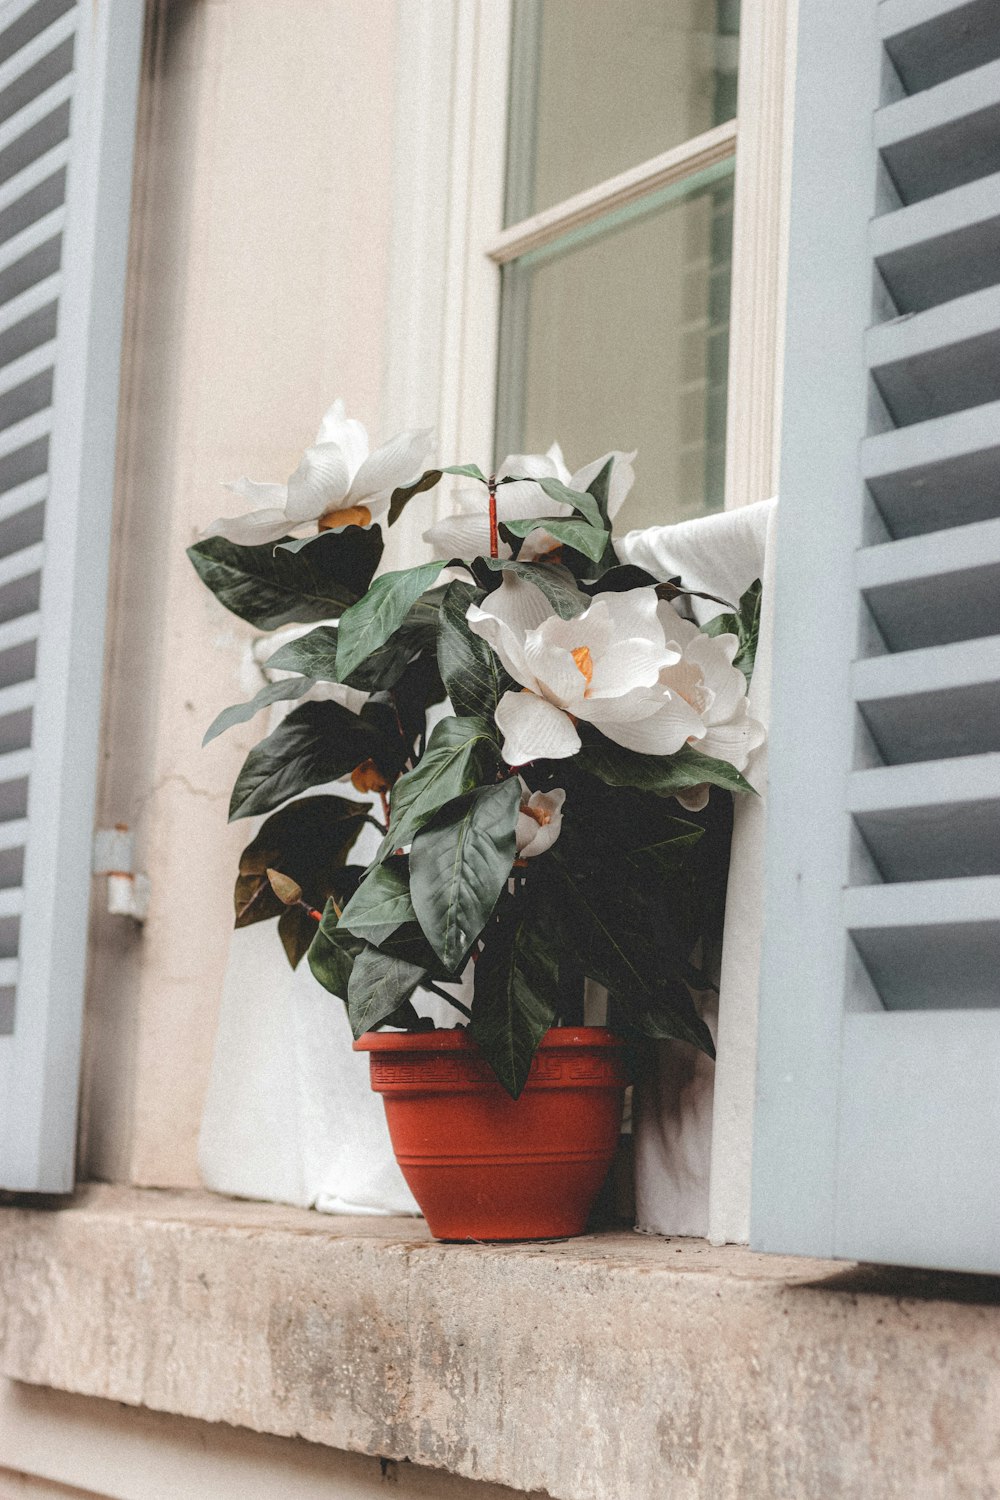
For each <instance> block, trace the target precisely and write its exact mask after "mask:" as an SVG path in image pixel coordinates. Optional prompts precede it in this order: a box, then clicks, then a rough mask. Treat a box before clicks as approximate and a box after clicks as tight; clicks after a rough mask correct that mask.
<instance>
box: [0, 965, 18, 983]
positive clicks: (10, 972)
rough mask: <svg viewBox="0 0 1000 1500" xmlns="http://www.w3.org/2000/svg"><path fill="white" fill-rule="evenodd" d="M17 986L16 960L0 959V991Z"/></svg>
mask: <svg viewBox="0 0 1000 1500" xmlns="http://www.w3.org/2000/svg"><path fill="white" fill-rule="evenodd" d="M16 984H17V959H16V958H0V989H9V988H11V987H12V986H13V985H16Z"/></svg>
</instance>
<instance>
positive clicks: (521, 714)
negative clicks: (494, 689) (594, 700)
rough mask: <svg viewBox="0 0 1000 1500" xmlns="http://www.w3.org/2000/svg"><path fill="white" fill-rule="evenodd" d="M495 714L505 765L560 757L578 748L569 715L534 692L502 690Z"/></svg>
mask: <svg viewBox="0 0 1000 1500" xmlns="http://www.w3.org/2000/svg"><path fill="white" fill-rule="evenodd" d="M495 718H496V723H497V728H498V729H499V730H500V731H501V733H502V734H503V736H504V742H503V748H502V750H501V752H500V753H501V754H502V755H503V758H504V760H505V761H506V762H507V764H508V765H509V766H523V765H526V764H527V762H528V761H529V760H564V759H565V758H566V757H567V756H569V755H575V754H576V752H577V751H578V750H579V748H580V736H579V735H578V734H577V732H576V730H575V729H574V727H573V721H572V719H570V718H569V716H568V715H567V714H564V713H563V712H562V710H561V709H559V708H556V706H555V704H554V703H548V702H546V700H545V699H544V698H539V697H537V696H536V694H534V693H529V692H520V693H511V692H507V693H504V695H503V697H502V698H501V699H500V702H499V703H498V704H497V708H496V714H495Z"/></svg>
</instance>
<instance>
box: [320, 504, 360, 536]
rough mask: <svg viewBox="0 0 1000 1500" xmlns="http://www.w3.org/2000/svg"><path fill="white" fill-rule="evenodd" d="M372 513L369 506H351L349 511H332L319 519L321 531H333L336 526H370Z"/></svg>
mask: <svg viewBox="0 0 1000 1500" xmlns="http://www.w3.org/2000/svg"><path fill="white" fill-rule="evenodd" d="M371 521H372V513H371V511H370V510H369V509H368V507H367V505H351V506H349V507H348V508H347V510H331V511H328V512H327V514H326V515H325V516H320V518H319V530H320V531H332V530H333V528H334V527H335V526H370V525H371Z"/></svg>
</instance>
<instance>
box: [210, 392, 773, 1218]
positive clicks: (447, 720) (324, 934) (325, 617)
mask: <svg viewBox="0 0 1000 1500" xmlns="http://www.w3.org/2000/svg"><path fill="white" fill-rule="evenodd" d="M428 440H429V434H426V433H412V432H411V433H404V434H403V435H402V436H401V437H399V438H397V439H395V440H394V441H393V442H392V443H389V444H387V445H385V447H383V448H381V449H379V450H378V451H377V452H375V453H373V454H371V455H369V454H368V441H367V434H366V433H365V431H364V429H363V428H362V427H361V425H360V423H357V422H355V421H353V420H351V419H349V418H348V417H347V416H346V415H345V412H344V408H343V405H342V403H340V402H338V403H337V404H336V405H335V406H334V407H333V408H332V409H331V411H330V412H329V413H328V414H327V416H326V418H324V422H323V426H322V427H321V429H320V432H319V434H318V437H317V441H316V443H315V444H314V446H313V447H311V448H310V449H308V450H307V452H306V453H305V455H304V456H303V459H302V462H301V463H300V465H299V467H298V468H297V469H296V471H295V473H294V474H293V475H292V476H291V478H290V479H289V481H288V483H287V485H257V484H254V483H253V482H251V481H249V480H242V481H240V482H239V483H238V484H237V485H234V486H233V488H234V489H235V490H236V491H237V492H238V493H239V494H241V496H243V497H244V498H245V499H249V500H251V501H262V502H264V503H263V505H262V506H261V507H260V508H258V509H256V510H255V511H253V512H252V513H250V514H249V515H244V516H241V517H237V518H235V519H229V520H220V521H217V522H215V523H213V525H212V526H211V527H209V528H208V531H207V533H206V535H205V537H204V538H203V539H202V540H201V541H199V542H198V543H197V544H196V545H194V546H193V547H191V548H190V549H189V555H190V557H191V560H192V562H193V563H194V566H195V568H196V569H197V571H198V573H199V576H200V577H201V578H202V580H203V581H204V582H205V583H206V584H207V585H208V587H209V588H210V589H211V590H212V591H213V592H214V593H215V595H216V597H217V598H218V599H219V600H220V602H221V603H222V604H224V605H225V606H226V607H227V608H228V609H230V610H232V611H233V612H234V613H236V614H237V615H239V616H240V617H241V618H242V619H244V620H248V621H249V622H250V623H251V624H253V625H255V626H257V627H258V628H259V629H261V630H265V631H270V630H275V629H277V628H278V627H280V626H284V625H287V624H289V623H292V622H294V623H295V624H297V625H299V626H308V625H313V626H314V627H315V628H313V629H311V630H309V631H308V632H307V633H304V634H301V635H299V636H298V637H297V638H296V639H293V640H290V641H287V642H286V643H285V644H284V645H282V646H281V647H280V648H279V649H278V650H277V652H276V653H275V654H274V655H273V656H272V657H271V658H270V660H269V662H268V665H269V666H270V667H273V668H274V669H280V670H282V671H284V672H286V673H289V674H291V675H289V676H287V677H285V678H283V679H281V680H279V681H276V682H271V683H269V684H268V685H267V686H266V687H265V688H263V689H262V690H261V692H259V693H258V694H257V696H256V697H255V698H254V699H253V700H252V701H251V702H250V703H247V704H240V705H237V706H236V707H233V708H229V709H226V710H225V711H224V712H223V713H221V714H220V715H219V717H218V718H217V719H216V721H215V722H214V724H213V725H212V726H211V728H210V729H209V731H208V734H207V735H206V740H207V739H209V738H211V737H212V736H214V735H215V734H217V733H220V732H221V731H222V730H224V729H226V728H227V727H229V726H230V725H231V724H234V723H237V722H242V721H245V720H247V719H249V718H250V717H252V716H253V715H254V714H256V713H257V712H259V711H260V710H261V709H263V708H264V707H266V706H267V705H269V704H271V703H274V702H276V701H279V700H300V701H298V703H297V706H295V707H293V708H292V709H291V710H290V711H289V712H288V713H287V714H286V716H285V717H284V718H283V719H282V720H281V722H280V723H279V724H278V726H277V728H275V729H274V730H273V731H272V732H271V733H270V734H268V735H267V736H266V738H264V739H263V740H262V741H261V742H260V743H259V744H258V745H257V746H256V747H255V748H254V749H253V750H252V751H251V753H250V755H249V756H248V757H247V760H246V762H245V764H244V766H243V768H242V770H241V771H240V774H239V776H238V778H237V781H236V785H235V788H234V790H233V795H232V801H231V806H230V818H231V819H232V818H245V817H254V816H259V815H265V821H264V823H263V824H262V826H261V827H260V829H259V831H258V833H257V835H256V837H255V838H254V839H253V841H252V842H251V843H250V844H249V846H248V847H247V849H246V850H245V851H244V854H243V857H242V859H241V861H240V869H239V875H238V879H237V883H236V921H237V925H238V926H240V925H245V924H246V923H248V922H253V921H260V920H264V919H268V918H275V917H276V918H277V919H278V931H279V935H280V938H281V941H282V943H283V944H284V947H285V951H286V953H287V955H288V958H289V961H290V962H291V963H292V964H297V963H299V962H300V961H301V959H302V958H303V957H307V959H308V963H309V966H310V968H311V970H312V972H313V974H314V975H315V977H316V978H317V980H318V981H319V982H320V984H322V985H324V986H325V987H326V988H327V989H328V990H329V991H330V992H331V993H332V994H334V995H336V996H339V997H340V998H341V999H342V1000H343V1001H344V1002H345V1003H346V1006H347V1010H348V1014H349V1017H350V1021H351V1026H352V1029H353V1032H354V1035H355V1038H356V1042H355V1046H356V1047H357V1048H359V1049H362V1050H366V1051H369V1052H370V1053H371V1070H372V1082H373V1087H374V1088H375V1089H376V1090H377V1091H379V1092H381V1093H382V1094H383V1096H384V1101H385V1106H386V1113H387V1119H388V1122H389V1128H390V1134H391V1136H392V1139H393V1145H394V1149H395V1150H396V1153H397V1157H398V1159H399V1161H400V1165H401V1167H402V1169H403V1172H404V1175H405V1176H406V1178H407V1180H408V1182H409V1184H410V1187H411V1189H412V1190H413V1192H414V1196H415V1197H416V1198H417V1201H418V1203H419V1204H420V1205H421V1207H422V1209H423V1210H424V1212H425V1214H426V1216H427V1220H428V1224H429V1226H430V1228H431V1231H432V1233H434V1234H435V1235H437V1236H438V1237H439V1238H477V1239H480V1238H482V1239H486V1238H497V1239H501V1238H542V1237H548V1236H553V1235H564V1234H571V1233H578V1232H579V1231H580V1230H581V1229H582V1227H583V1224H584V1221H585V1219H586V1216H587V1212H588V1210H589V1207H590V1203H591V1201H592V1199H593V1197H594V1195H595V1194H596V1192H597V1190H598V1188H599V1187H600V1185H601V1181H602V1179H603V1177H604V1175H605V1172H606V1169H607V1166H608V1164H609V1161H610V1159H611V1155H612V1153H613V1151H614V1147H615V1143H616V1140H617V1135H618V1130H619V1125H620V1117H621V1095H622V1090H623V1088H624V1085H625V1082H626V1073H625V1069H624V1065H623V1049H624V1048H625V1047H627V1046H630V1045H634V1044H635V1043H636V1042H637V1041H638V1040H639V1039H640V1038H643V1037H654V1038H664V1037H673V1038H680V1039H683V1040H684V1041H687V1042H690V1043H691V1044H692V1045H693V1046H695V1047H699V1048H701V1049H702V1050H704V1051H706V1052H709V1053H711V1052H712V1050H713V1048H712V1038H711V1034H710V1033H709V1031H708V1028H707V1027H706V1026H705V1024H704V1022H703V1021H702V1020H701V1017H700V1015H699V1013H698V1010H697V1007H696V1005H695V1001H694V999H693V997H692V991H698V990H704V989H705V988H707V987H709V986H710V978H709V976H708V975H707V973H706V972H705V969H704V955H705V954H706V952H707V951H708V948H707V945H709V944H710V943H711V940H712V938H713V936H714V935H715V934H716V933H717V932H718V930H719V929H720V924H721V915H722V906H723V899H724V889H725V884H724V882H725V874H726V864H727V857H728V837H729V826H730V820H731V810H732V794H733V793H745V792H748V791H750V790H751V788H750V787H749V785H748V783H747V782H746V781H745V779H744V778H743V776H742V775H741V771H742V769H743V768H744V767H745V766H746V763H747V761H748V758H749V756H750V753H751V751H752V750H753V748H754V747H755V746H756V745H757V744H759V743H760V741H761V739H762V737H763V731H762V729H761V727H760V726H759V725H758V724H757V723H756V722H755V721H754V720H753V719H752V718H751V717H750V715H749V712H748V709H747V700H746V687H747V682H748V680H749V676H750V673H751V671H752V667H753V656H754V650H755V643H756V630H757V617H758V612H759V592H760V591H759V585H755V587H754V588H753V589H751V590H750V591H749V592H748V593H747V594H746V595H745V596H744V598H743V599H742V600H740V601H738V602H737V603H736V604H735V605H733V606H726V610H725V612H724V613H722V614H720V615H718V616H717V617H716V618H715V619H713V620H712V621H711V623H710V624H709V625H708V626H706V627H705V628H704V629H699V627H698V626H697V625H695V624H693V623H692V622H691V621H690V620H689V619H687V618H686V617H685V614H684V604H685V595H686V593H687V592H688V591H686V590H685V588H684V585H683V583H682V581H681V580H679V579H672V580H669V581H666V582H664V581H661V580H657V579H655V578H653V577H652V576H651V575H650V574H648V573H646V572H644V571H643V570H642V569H640V568H636V567H633V566H623V565H621V564H620V563H619V561H618V559H617V556H616V554H615V550H614V546H613V544H612V536H611V529H612V521H613V518H614V515H615V513H616V511H617V508H618V506H619V505H620V504H621V501H622V499H623V498H624V496H625V494H626V493H627V491H628V488H629V486H630V484H631V482H632V469H631V460H632V458H634V454H624V453H609V454H606V455H605V456H604V457H602V458H600V459H598V460H596V461H594V462H593V463H591V464H589V465H587V466H586V468H585V469H582V470H580V471H578V472H577V473H576V474H574V475H570V474H569V473H568V472H567V471H566V469H565V467H564V465H563V462H562V456H561V454H560V453H559V450H558V449H557V448H553V449H552V450H550V452H549V454H547V455H544V456H535V455H532V456H526V457H517V458H511V459H508V460H507V461H506V463H505V464H504V465H503V466H502V467H501V469H500V470H499V471H498V473H497V474H496V475H490V476H487V475H486V474H484V473H483V472H482V471H481V470H479V469H478V468H477V467H476V466H474V465H462V466H458V467H453V468H446V469H437V468H432V469H426V470H424V469H422V465H423V463H424V461H425V458H426V453H427V449H428V446H429V441H428ZM445 474H449V475H457V476H460V477H461V478H463V479H465V480H467V481H469V483H470V486H471V487H472V488H471V489H470V490H469V491H463V492H461V493H460V495H459V505H460V509H459V511H458V512H457V513H456V514H455V515H453V516H451V517H449V518H448V519H447V520H445V521H443V522H440V523H438V524H437V525H436V526H433V527H431V528H430V530H429V531H428V532H427V533H425V539H426V540H427V541H428V542H429V543H430V544H431V547H432V549H433V551H434V553H435V554H436V555H435V557H434V558H433V560H431V561H427V562H423V563H420V564H418V565H416V566H414V567H410V568H406V569H403V570H402V571H398V572H387V573H382V574H380V575H378V576H376V574H377V569H378V566H379V562H380V559H381V556H382V550H383V537H382V531H381V527H380V524H379V523H380V521H381V520H382V519H383V518H384V519H385V520H386V521H387V524H388V525H390V526H391V525H392V524H393V523H394V522H395V521H396V520H397V519H398V517H399V515H400V514H401V513H402V511H403V509H404V507H405V506H406V505H407V504H409V503H410V501H411V500H413V499H414V497H415V496H418V495H420V494H421V493H423V492H426V491H428V490H430V489H431V488H433V486H435V485H436V484H438V482H439V481H440V480H441V479H442V477H443V475H445ZM297 532H302V533H303V534H300V535H296V533H297ZM719 602H720V603H723V601H719ZM432 721H433V722H432ZM347 779H349V780H350V781H351V782H352V783H353V786H354V788H355V789H356V791H357V792H360V793H368V794H370V797H369V800H366V801H359V800H358V798H357V797H353V798H352V797H341V796H335V795H329V794H328V793H324V794H320V795H316V794H315V792H314V789H315V788H316V787H318V786H325V785H327V784H328V783H331V782H335V781H338V780H347ZM303 793H308V794H309V795H306V796H303V795H302V794H303ZM293 799H296V800H293ZM372 823H374V824H375V825H376V826H377V828H378V831H379V834H380V843H379V846H378V849H377V852H376V853H375V856H374V858H373V859H372V860H371V861H370V862H369V863H368V864H367V865H365V866H362V865H360V864H357V863H352V862H351V851H352V849H353V847H354V845H355V842H356V840H357V838H358V835H359V833H360V831H361V829H362V828H363V827H364V826H365V825H366V824H372ZM587 979H589V980H592V981H595V982H596V983H597V984H599V985H602V986H604V987H606V989H607V991H608V996H609V1001H608V1006H609V1025H608V1027H591V1026H585V1025H584V1024H583V1023H584V1015H583V987H584V981H585V980H587ZM427 992H431V993H434V994H436V995H438V996H439V997H443V998H444V999H446V1000H448V1001H449V1003H450V1005H451V1006H452V1007H453V1008H454V1013H455V1016H456V1021H457V1025H456V1026H455V1027H454V1028H453V1029H439V1028H435V1027H434V1025H433V1023H432V1022H431V1021H429V1020H427V1019H426V1018H425V1017H422V1016H421V1015H420V1013H419V997H420V996H421V994H425V993H427Z"/></svg>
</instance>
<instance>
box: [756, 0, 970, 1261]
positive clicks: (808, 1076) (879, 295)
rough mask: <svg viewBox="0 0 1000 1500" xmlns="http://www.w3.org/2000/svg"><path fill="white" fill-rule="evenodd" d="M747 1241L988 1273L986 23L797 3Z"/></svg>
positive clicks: (902, 2)
mask: <svg viewBox="0 0 1000 1500" xmlns="http://www.w3.org/2000/svg"><path fill="white" fill-rule="evenodd" d="M783 424H784V425H783V432H784V437H783V455H782V477H781V512H782V514H781V520H780V534H779V541H778V557H777V573H778V582H777V594H776V613H777V621H776V638H775V647H774V650H775V681H774V715H773V722H772V728H771V750H770V756H771V760H770V766H771V769H770V802H771V806H770V826H769V847H768V880H767V891H766V905H767V911H766V926H765V946H764V962H763V973H762V997H761V1018H760V1051H759V1088H758V1105H757V1115H756V1121H755V1135H754V1179H753V1203H752V1233H751V1242H752V1244H754V1245H755V1246H756V1247H757V1248H760V1249H764V1250H776V1251H790V1252H793V1253H801V1254H810V1255H821V1256H827V1255H832V1256H840V1257H850V1258H860V1259H865V1260H874V1261H883V1262H896V1263H900V1264H908V1265H922V1266H932V1267H945V1268H955V1269H964V1270H973V1271H992V1272H998V1271H1000V1193H998V1191H997V1171H998V1163H1000V3H998V0H975V3H971V4H970V3H967V0H966V3H957V0H882V3H881V4H879V3H876V0H836V3H831V0H801V4H800V19H799V60H798V73H797V94H796V105H795V137H794V153H793V191H792V219H791V248H790V286H789V308H788V342H787V359H786V392H785V398H784V412H783Z"/></svg>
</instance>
